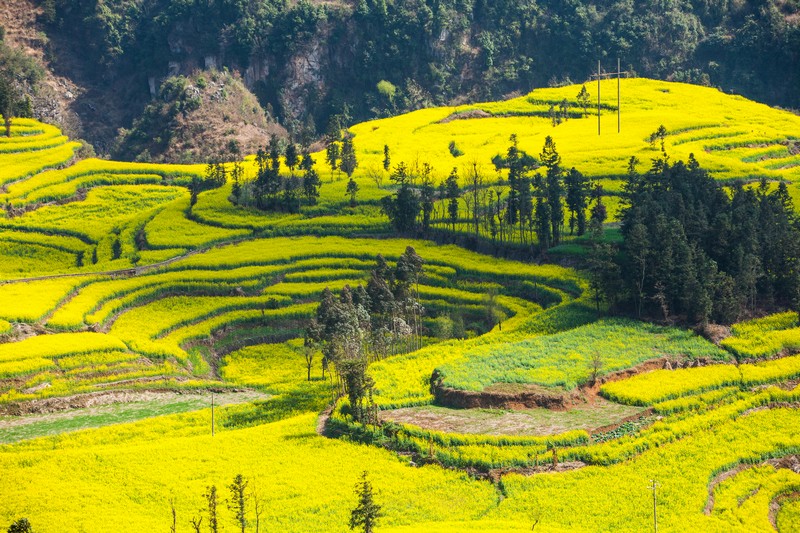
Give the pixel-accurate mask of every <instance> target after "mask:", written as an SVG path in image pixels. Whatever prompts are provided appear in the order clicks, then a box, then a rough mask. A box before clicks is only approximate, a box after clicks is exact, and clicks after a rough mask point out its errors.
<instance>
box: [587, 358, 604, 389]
mask: <svg viewBox="0 0 800 533" xmlns="http://www.w3.org/2000/svg"><path fill="white" fill-rule="evenodd" d="M602 369H603V356H602V355H600V352H598V351H595V352H593V353H592V357H591V359H589V383H591V384H592V385H594V384H595V383H597V378H598V376H599V375H600V371H601V370H602Z"/></svg>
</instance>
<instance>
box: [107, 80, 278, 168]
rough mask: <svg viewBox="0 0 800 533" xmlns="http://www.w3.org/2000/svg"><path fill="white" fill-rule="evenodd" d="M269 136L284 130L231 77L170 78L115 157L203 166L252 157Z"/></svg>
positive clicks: (124, 135)
mask: <svg viewBox="0 0 800 533" xmlns="http://www.w3.org/2000/svg"><path fill="white" fill-rule="evenodd" d="M271 135H277V136H279V137H286V130H285V129H283V128H282V127H281V126H279V125H277V124H275V123H274V122H271V121H270V119H268V117H267V116H266V114H265V112H264V109H262V107H261V105H260V104H259V103H258V100H257V99H256V97H255V96H253V94H252V93H250V91H248V90H247V89H246V88H245V87H244V85H243V84H242V81H241V80H240V79H238V78H237V77H235V76H232V75H231V74H229V73H222V72H217V71H210V72H205V73H202V74H199V73H196V74H194V75H193V76H190V77H188V78H184V77H176V78H171V79H170V80H169V81H168V82H167V83H164V84H163V85H162V86H161V89H160V91H159V94H158V97H157V98H155V99H154V100H153V102H151V103H150V104H148V105H147V107H145V109H144V112H143V113H142V115H141V116H140V117H139V118H137V119H136V120H135V121H134V122H133V126H132V127H131V129H130V130H123V131H122V132H121V133H120V137H119V139H118V141H117V145H116V146H115V148H114V155H115V156H116V157H118V158H120V159H124V160H134V161H153V162H162V163H182V162H183V163H189V162H200V163H202V162H205V161H208V160H214V159H219V160H223V159H230V158H237V157H239V156H240V155H241V154H254V153H256V152H257V151H258V150H259V149H261V148H262V147H263V145H264V142H265V139H268V138H269V137H270V136H271Z"/></svg>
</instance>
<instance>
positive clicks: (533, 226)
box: [381, 135, 605, 250]
mask: <svg viewBox="0 0 800 533" xmlns="http://www.w3.org/2000/svg"><path fill="white" fill-rule="evenodd" d="M510 140H511V145H510V146H509V148H508V150H507V151H506V154H505V155H503V156H500V155H498V156H496V157H495V158H494V159H493V163H494V165H495V167H496V168H497V170H498V171H499V170H501V169H507V170H508V180H507V182H504V181H502V180H501V181H499V182H496V183H494V184H492V183H489V182H488V181H487V180H486V179H485V178H484V176H483V174H482V173H481V171H480V170H479V168H478V164H477V163H473V164H472V166H471V168H470V169H468V170H467V172H466V187H464V188H463V189H462V188H460V187H459V173H458V169H456V168H454V169H453V171H452V172H451V173H450V175H449V176H448V177H447V178H446V179H445V180H444V181H442V182H441V183H439V185H438V186H436V185H435V184H434V182H433V179H432V177H431V175H432V171H433V169H432V167H431V166H430V165H428V164H427V163H424V164H423V165H422V166H421V167H415V168H414V169H410V168H409V167H408V166H407V165H406V164H405V163H400V164H398V165H397V166H396V167H395V168H394V170H393V171H392V173H391V175H390V176H389V179H390V180H391V181H393V182H394V183H396V184H397V185H398V187H397V190H396V191H395V193H394V194H393V195H391V196H387V197H385V198H383V199H382V201H381V205H382V209H383V211H384V213H385V214H386V215H387V216H388V217H389V220H390V222H391V224H392V226H393V227H394V228H395V229H396V230H397V231H399V232H402V233H413V232H421V233H422V234H427V233H428V231H429V229H430V226H431V223H432V221H434V220H436V219H438V220H441V221H446V222H447V223H448V224H449V225H450V227H451V228H452V230H453V231H455V230H456V227H457V224H458V223H459V222H462V223H463V222H466V223H467V224H466V227H467V231H469V232H471V233H472V234H474V235H475V236H476V237H477V236H487V235H488V236H489V237H490V238H491V239H492V241H493V242H495V243H498V244H501V245H502V244H504V243H508V242H519V243H523V244H527V245H531V246H532V245H533V244H534V243H535V242H538V244H539V247H540V249H542V250H546V249H547V248H550V247H552V246H557V245H558V244H560V242H561V240H562V236H563V235H564V233H565V231H566V228H565V220H566V221H567V223H568V228H569V233H570V235H574V234H577V235H583V234H584V233H585V232H586V230H587V210H588V207H589V203H590V200H591V199H592V198H595V199H596V201H597V202H601V201H602V200H601V199H600V198H601V191H600V190H598V189H597V188H596V187H594V186H593V184H592V182H591V180H589V179H588V178H587V177H586V176H584V175H583V174H581V173H580V172H579V171H578V170H576V169H575V168H571V169H569V170H567V169H565V168H564V167H562V165H561V156H560V155H559V154H558V151H557V149H556V145H555V142H554V141H553V139H552V137H550V136H548V137H547V138H546V139H545V143H544V146H543V147H542V152H541V153H540V154H539V157H538V158H536V157H533V156H531V155H530V154H528V153H526V152H525V151H524V150H521V149H520V148H519V144H518V141H517V136H516V135H512V136H511V138H510ZM540 168H542V169H543V170H544V174H541V173H539V172H536V173H534V171H535V170H537V169H540ZM493 185H494V186H493ZM439 204H441V206H440V207H437V206H438V205H439ZM461 204H463V206H464V208H465V213H464V212H462V210H461V208H460V206H461ZM565 206H566V210H567V212H568V215H567V214H566V213H565V210H564V207H565ZM596 211H597V213H596V214H597V215H598V216H599V215H600V214H601V213H602V214H603V219H604V218H605V215H604V211H601V210H596ZM601 222H602V221H601Z"/></svg>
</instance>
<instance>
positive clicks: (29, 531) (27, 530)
mask: <svg viewBox="0 0 800 533" xmlns="http://www.w3.org/2000/svg"><path fill="white" fill-rule="evenodd" d="M8 533H33V527H31V523H30V522H29V521H28V519H27V518H20V519H19V520H16V521H15V522H14V523H13V524H11V525H10V526H8Z"/></svg>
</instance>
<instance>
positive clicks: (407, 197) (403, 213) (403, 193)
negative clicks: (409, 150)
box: [381, 162, 421, 233]
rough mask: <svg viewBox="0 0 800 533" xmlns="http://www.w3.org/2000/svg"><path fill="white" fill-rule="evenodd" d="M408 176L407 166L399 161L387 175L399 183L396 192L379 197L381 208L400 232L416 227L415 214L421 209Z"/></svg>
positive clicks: (407, 231)
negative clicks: (389, 174)
mask: <svg viewBox="0 0 800 533" xmlns="http://www.w3.org/2000/svg"><path fill="white" fill-rule="evenodd" d="M410 178H411V176H410V174H409V170H408V167H407V166H406V164H405V163H402V162H401V163H400V164H399V165H397V167H395V169H394V171H393V172H392V174H391V176H389V179H390V180H392V181H393V182H395V183H397V184H398V185H399V187H398V189H397V192H396V193H395V194H394V195H392V196H386V197H384V198H382V199H381V209H382V210H383V212H384V213H385V214H386V216H388V217H389V221H390V222H391V224H392V226H393V227H394V228H395V229H396V230H397V231H399V232H401V233H410V232H413V231H414V230H415V229H416V222H417V216H418V215H419V212H420V209H421V206H420V201H419V198H418V196H417V193H416V191H415V190H414V189H413V188H412V186H411V182H410V181H411V180H410Z"/></svg>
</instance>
